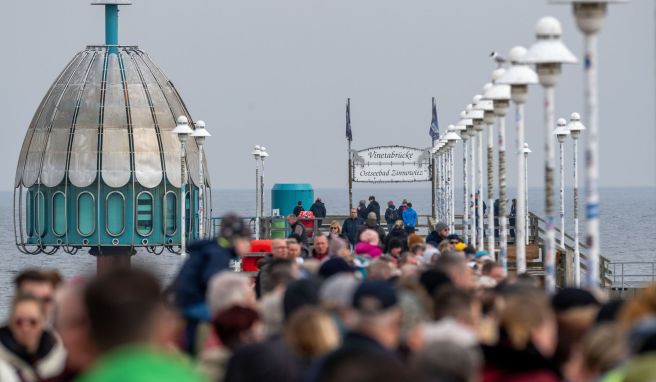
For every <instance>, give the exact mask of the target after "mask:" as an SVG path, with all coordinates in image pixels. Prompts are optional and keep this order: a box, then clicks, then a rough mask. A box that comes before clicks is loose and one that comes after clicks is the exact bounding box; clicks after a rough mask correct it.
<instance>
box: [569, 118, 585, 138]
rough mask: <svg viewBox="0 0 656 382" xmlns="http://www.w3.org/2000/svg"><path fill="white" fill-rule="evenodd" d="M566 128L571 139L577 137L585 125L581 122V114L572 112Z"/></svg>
mask: <svg viewBox="0 0 656 382" xmlns="http://www.w3.org/2000/svg"><path fill="white" fill-rule="evenodd" d="M567 129H568V130H569V134H570V135H571V136H572V139H574V140H577V139H579V137H580V136H581V132H582V131H583V130H585V125H583V124H582V123H581V116H580V115H579V113H572V115H571V116H570V117H569V123H568V124H567Z"/></svg>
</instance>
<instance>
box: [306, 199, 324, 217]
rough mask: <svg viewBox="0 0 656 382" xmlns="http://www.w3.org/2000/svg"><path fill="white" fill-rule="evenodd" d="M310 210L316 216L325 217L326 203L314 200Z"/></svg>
mask: <svg viewBox="0 0 656 382" xmlns="http://www.w3.org/2000/svg"><path fill="white" fill-rule="evenodd" d="M310 211H312V213H313V214H314V217H316V218H325V217H326V205H325V204H323V202H319V201H316V202H314V204H312V206H311V207H310Z"/></svg>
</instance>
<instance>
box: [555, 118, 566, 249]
mask: <svg viewBox="0 0 656 382" xmlns="http://www.w3.org/2000/svg"><path fill="white" fill-rule="evenodd" d="M553 134H554V135H555V136H556V138H557V139H558V146H559V147H558V148H559V151H560V152H559V154H560V190H559V193H558V194H559V196H560V200H559V202H560V248H561V250H565V151H564V149H563V144H564V143H565V139H567V136H568V135H569V130H567V121H566V120H565V119H564V118H558V121H557V126H556V129H555V130H554V132H553Z"/></svg>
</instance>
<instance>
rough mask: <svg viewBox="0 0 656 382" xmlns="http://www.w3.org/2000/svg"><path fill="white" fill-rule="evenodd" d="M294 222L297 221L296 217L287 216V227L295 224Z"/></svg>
mask: <svg viewBox="0 0 656 382" xmlns="http://www.w3.org/2000/svg"><path fill="white" fill-rule="evenodd" d="M296 221H298V217H296V215H294V214H289V215H287V223H289V225H292V224H294V223H296Z"/></svg>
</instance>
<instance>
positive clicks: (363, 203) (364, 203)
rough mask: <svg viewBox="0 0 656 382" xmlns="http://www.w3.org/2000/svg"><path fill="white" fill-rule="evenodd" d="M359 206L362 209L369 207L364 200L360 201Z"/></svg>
mask: <svg viewBox="0 0 656 382" xmlns="http://www.w3.org/2000/svg"><path fill="white" fill-rule="evenodd" d="M358 205H359V206H360V207H366V206H367V202H366V201H364V200H360V202H359V203H358Z"/></svg>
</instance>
